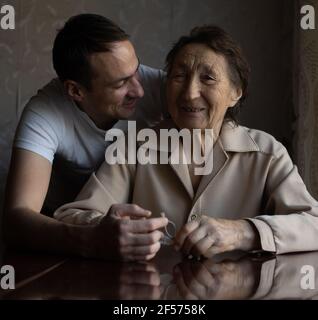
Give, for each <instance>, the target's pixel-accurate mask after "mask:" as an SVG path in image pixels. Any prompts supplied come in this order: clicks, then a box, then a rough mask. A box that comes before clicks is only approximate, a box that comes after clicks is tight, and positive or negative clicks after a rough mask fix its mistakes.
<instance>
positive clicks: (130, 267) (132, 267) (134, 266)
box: [121, 261, 158, 272]
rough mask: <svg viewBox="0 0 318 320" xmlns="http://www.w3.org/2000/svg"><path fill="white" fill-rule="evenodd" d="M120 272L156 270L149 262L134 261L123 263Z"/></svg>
mask: <svg viewBox="0 0 318 320" xmlns="http://www.w3.org/2000/svg"><path fill="white" fill-rule="evenodd" d="M123 266H124V267H123V268H122V269H121V270H122V272H131V271H138V272H158V271H157V268H156V266H155V265H154V264H153V263H149V262H144V261H143V262H136V263H125V264H123Z"/></svg>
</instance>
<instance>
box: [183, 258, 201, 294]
mask: <svg viewBox="0 0 318 320" xmlns="http://www.w3.org/2000/svg"><path fill="white" fill-rule="evenodd" d="M198 264H200V262H197V261H196V262H194V261H189V262H188V263H185V264H182V265H181V270H182V274H183V280H184V283H185V285H186V286H187V288H188V289H189V290H190V291H191V293H192V294H194V295H195V296H196V297H198V298H199V299H204V298H205V295H206V286H205V284H201V283H200V282H199V281H198V279H197V278H196V276H195V274H194V273H193V269H194V266H195V265H198Z"/></svg>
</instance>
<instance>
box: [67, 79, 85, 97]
mask: <svg viewBox="0 0 318 320" xmlns="http://www.w3.org/2000/svg"><path fill="white" fill-rule="evenodd" d="M64 88H65V90H66V92H67V94H68V95H69V96H70V97H71V98H72V99H73V100H75V101H76V102H81V101H82V100H83V98H84V91H83V89H82V86H81V85H80V84H78V83H77V82H75V81H73V80H65V81H64Z"/></svg>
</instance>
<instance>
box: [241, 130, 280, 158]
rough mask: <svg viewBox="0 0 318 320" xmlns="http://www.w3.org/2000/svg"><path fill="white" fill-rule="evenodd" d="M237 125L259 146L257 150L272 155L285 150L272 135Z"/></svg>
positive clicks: (277, 154)
mask: <svg viewBox="0 0 318 320" xmlns="http://www.w3.org/2000/svg"><path fill="white" fill-rule="evenodd" d="M239 127H240V128H241V130H244V131H245V132H246V133H247V134H248V136H249V137H250V138H251V139H252V140H253V141H254V143H255V144H256V145H257V146H258V148H259V152H262V153H265V154H271V155H273V156H279V155H280V154H282V153H284V152H286V148H285V146H284V145H283V144H282V143H281V142H279V141H278V140H277V139H276V138H275V137H274V136H273V135H271V134H269V133H267V132H265V131H262V130H259V129H252V128H249V127H244V126H239Z"/></svg>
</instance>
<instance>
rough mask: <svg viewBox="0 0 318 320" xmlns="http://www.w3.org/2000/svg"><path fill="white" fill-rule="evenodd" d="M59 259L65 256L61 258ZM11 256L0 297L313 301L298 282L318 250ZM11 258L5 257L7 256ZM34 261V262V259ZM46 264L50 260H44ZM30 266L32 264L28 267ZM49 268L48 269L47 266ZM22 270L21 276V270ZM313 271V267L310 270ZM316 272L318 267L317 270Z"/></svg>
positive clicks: (317, 263)
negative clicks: (8, 283) (128, 259)
mask: <svg viewBox="0 0 318 320" xmlns="http://www.w3.org/2000/svg"><path fill="white" fill-rule="evenodd" d="M63 259H64V260H63ZM63 259H60V261H57V260H56V257H55V258H54V259H53V258H50V259H48V258H46V259H44V261H45V264H42V265H41V263H40V262H41V257H39V255H37V256H35V257H33V258H32V257H30V256H29V257H28V256H25V257H24V258H21V256H19V259H17V257H14V259H12V258H11V261H13V265H14V264H15V263H16V266H15V267H16V270H20V271H19V274H17V279H19V281H18V282H17V286H16V289H15V290H12V291H7V292H2V299H125V300H126V299H128V300H130V299H168V300H170V299H204V300H209V299H316V298H317V297H318V292H317V291H318V289H317V285H318V279H317V272H315V273H314V274H313V276H314V279H313V281H314V284H315V288H314V289H308V290H305V289H303V288H302V287H301V281H302V279H303V277H304V276H305V275H304V274H303V273H301V270H302V267H303V266H304V265H310V266H313V268H314V269H315V268H318V252H312V253H301V254H290V255H281V256H277V257H274V256H265V257H264V256H259V257H258V256H255V255H244V254H243V253H233V254H232V253H231V254H227V255H220V256H216V257H214V258H213V259H208V260H201V261H197V260H189V259H186V258H185V257H182V256H180V255H178V254H176V253H175V252H174V251H173V250H172V249H165V250H162V251H161V252H160V254H159V256H158V257H156V259H154V260H153V261H151V262H147V263H146V262H145V263H114V262H105V261H92V260H84V259H65V258H63ZM7 261H9V262H10V259H9V260H7ZM35 261H36V262H35ZM49 263H51V264H49ZM30 266H32V268H31V269H30ZM52 266H53V267H52ZM24 269H28V270H25V273H24V274H23V272H22V271H23V270H24ZM315 271H316V270H315ZM317 271H318V270H317Z"/></svg>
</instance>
